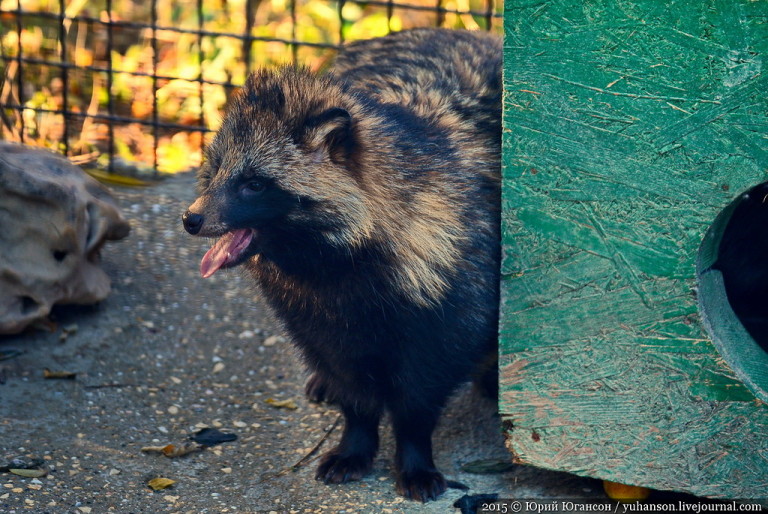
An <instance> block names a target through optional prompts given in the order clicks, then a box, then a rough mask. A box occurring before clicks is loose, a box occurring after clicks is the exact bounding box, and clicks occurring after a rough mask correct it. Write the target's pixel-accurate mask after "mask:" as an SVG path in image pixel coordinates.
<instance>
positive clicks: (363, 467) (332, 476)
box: [315, 406, 381, 484]
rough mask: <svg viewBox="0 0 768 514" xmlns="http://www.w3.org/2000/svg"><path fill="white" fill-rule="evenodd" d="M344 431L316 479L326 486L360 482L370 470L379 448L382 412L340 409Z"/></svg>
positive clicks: (322, 463)
mask: <svg viewBox="0 0 768 514" xmlns="http://www.w3.org/2000/svg"><path fill="white" fill-rule="evenodd" d="M342 412H343V414H344V420H345V423H344V432H343V433H342V434H341V441H339V444H338V446H336V448H334V449H332V450H330V451H329V452H327V453H326V454H325V455H323V458H322V460H321V461H320V465H319V466H318V468H317V473H316V475H315V478H316V479H317V480H322V481H323V482H325V483H326V484H341V483H344V482H349V481H352V480H359V479H361V478H363V477H364V476H365V475H367V474H368V473H369V472H370V471H371V467H372V466H373V458H374V457H375V456H376V452H377V451H378V449H379V419H380V418H381V410H380V409H379V410H374V411H373V412H362V413H361V412H358V411H357V410H355V409H354V408H352V407H349V406H342Z"/></svg>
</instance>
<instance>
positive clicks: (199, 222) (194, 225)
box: [181, 211, 205, 235]
mask: <svg viewBox="0 0 768 514" xmlns="http://www.w3.org/2000/svg"><path fill="white" fill-rule="evenodd" d="M181 221H182V223H184V230H186V231H187V232H189V233H190V234H192V235H195V234H197V233H198V232H200V229H201V228H203V222H204V221H205V218H204V217H203V215H202V214H197V213H196V212H192V211H187V212H185V213H184V214H183V215H182V217H181Z"/></svg>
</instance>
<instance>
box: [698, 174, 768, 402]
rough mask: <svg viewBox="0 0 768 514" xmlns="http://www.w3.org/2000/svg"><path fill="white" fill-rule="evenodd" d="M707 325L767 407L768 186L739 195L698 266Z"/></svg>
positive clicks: (709, 237)
mask: <svg viewBox="0 0 768 514" xmlns="http://www.w3.org/2000/svg"><path fill="white" fill-rule="evenodd" d="M696 273H697V278H698V283H699V306H700V308H701V314H702V320H703V321H704V325H705V326H706V327H707V330H708V331H709V333H710V335H711V336H712V341H713V342H714V343H715V346H716V347H717V349H718V351H719V352H720V354H721V355H722V356H723V358H724V359H725V361H726V362H727V363H728V364H729V365H730V366H731V367H732V368H733V370H734V372H736V374H737V375H738V377H739V379H741V381H742V382H744V383H745V384H746V385H747V387H749V388H750V389H751V390H752V392H754V393H755V395H756V396H757V397H758V398H760V399H761V400H763V401H768V182H765V183H762V184H759V185H757V186H755V187H753V188H751V189H750V190H748V191H747V192H745V193H743V194H741V195H739V197H738V198H736V200H734V201H733V202H732V203H731V204H730V205H728V207H726V208H725V209H724V210H723V211H722V212H721V213H720V214H719V215H718V217H717V218H716V219H715V222H714V223H713V224H712V226H711V227H710V228H709V230H708V231H707V234H706V235H705V236H704V241H703V242H702V245H701V248H700V250H699V256H698V260H697V263H696Z"/></svg>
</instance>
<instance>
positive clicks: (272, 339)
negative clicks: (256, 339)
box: [263, 336, 284, 346]
mask: <svg viewBox="0 0 768 514" xmlns="http://www.w3.org/2000/svg"><path fill="white" fill-rule="evenodd" d="M283 340H284V339H283V338H282V337H280V336H269V337H268V338H266V339H265V340H264V343H263V344H264V346H275V345H276V344H277V343H282V342H283Z"/></svg>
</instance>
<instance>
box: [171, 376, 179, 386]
mask: <svg viewBox="0 0 768 514" xmlns="http://www.w3.org/2000/svg"><path fill="white" fill-rule="evenodd" d="M171 382H173V383H174V384H177V385H178V384H181V379H180V378H177V377H171Z"/></svg>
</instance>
